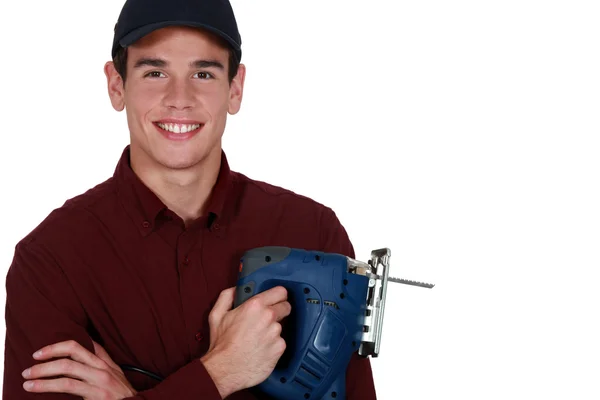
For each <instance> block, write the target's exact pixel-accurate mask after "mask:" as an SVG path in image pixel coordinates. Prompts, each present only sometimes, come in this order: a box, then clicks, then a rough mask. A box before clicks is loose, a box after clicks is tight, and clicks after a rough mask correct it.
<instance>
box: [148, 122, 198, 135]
mask: <svg viewBox="0 0 600 400" xmlns="http://www.w3.org/2000/svg"><path fill="white" fill-rule="evenodd" d="M156 125H157V126H158V127H160V128H161V129H164V130H165V131H167V132H172V133H188V132H191V131H195V130H196V129H198V128H200V127H201V126H202V124H172V123H168V124H164V123H161V122H156Z"/></svg>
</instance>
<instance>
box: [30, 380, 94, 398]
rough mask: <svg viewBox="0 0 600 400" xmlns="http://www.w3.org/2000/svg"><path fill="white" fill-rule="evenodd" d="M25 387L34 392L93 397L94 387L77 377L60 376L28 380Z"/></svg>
mask: <svg viewBox="0 0 600 400" xmlns="http://www.w3.org/2000/svg"><path fill="white" fill-rule="evenodd" d="M23 389H25V390H26V391H28V392H33V393H45V392H50V393H67V394H73V395H76V396H81V397H83V398H91V396H92V395H93V389H94V388H92V386H90V385H88V384H86V383H84V382H81V381H78V380H76V379H70V378H59V379H51V380H46V379H42V380H36V381H26V382H25V383H24V384H23Z"/></svg>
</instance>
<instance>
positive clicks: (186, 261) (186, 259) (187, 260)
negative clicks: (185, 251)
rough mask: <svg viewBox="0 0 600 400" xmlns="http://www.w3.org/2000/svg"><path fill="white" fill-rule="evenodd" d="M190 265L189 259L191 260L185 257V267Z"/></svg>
mask: <svg viewBox="0 0 600 400" xmlns="http://www.w3.org/2000/svg"><path fill="white" fill-rule="evenodd" d="M189 263H190V259H189V258H187V257H185V258H184V259H183V265H188V264H189Z"/></svg>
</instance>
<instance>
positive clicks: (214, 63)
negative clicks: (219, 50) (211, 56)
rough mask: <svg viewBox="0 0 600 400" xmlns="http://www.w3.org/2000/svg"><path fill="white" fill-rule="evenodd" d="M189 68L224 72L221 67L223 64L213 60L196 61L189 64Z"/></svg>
mask: <svg viewBox="0 0 600 400" xmlns="http://www.w3.org/2000/svg"><path fill="white" fill-rule="evenodd" d="M190 66H191V67H193V68H211V67H212V68H218V69H221V70H225V67H224V66H223V64H221V63H220V62H219V61H214V60H196V61H194V62H192V63H191V64H190Z"/></svg>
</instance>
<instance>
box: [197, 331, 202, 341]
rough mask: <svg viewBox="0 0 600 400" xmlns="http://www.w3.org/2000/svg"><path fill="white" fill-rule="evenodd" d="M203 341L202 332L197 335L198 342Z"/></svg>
mask: <svg viewBox="0 0 600 400" xmlns="http://www.w3.org/2000/svg"><path fill="white" fill-rule="evenodd" d="M201 340H202V334H201V333H200V332H198V333H196V341H197V342H200V341H201Z"/></svg>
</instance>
